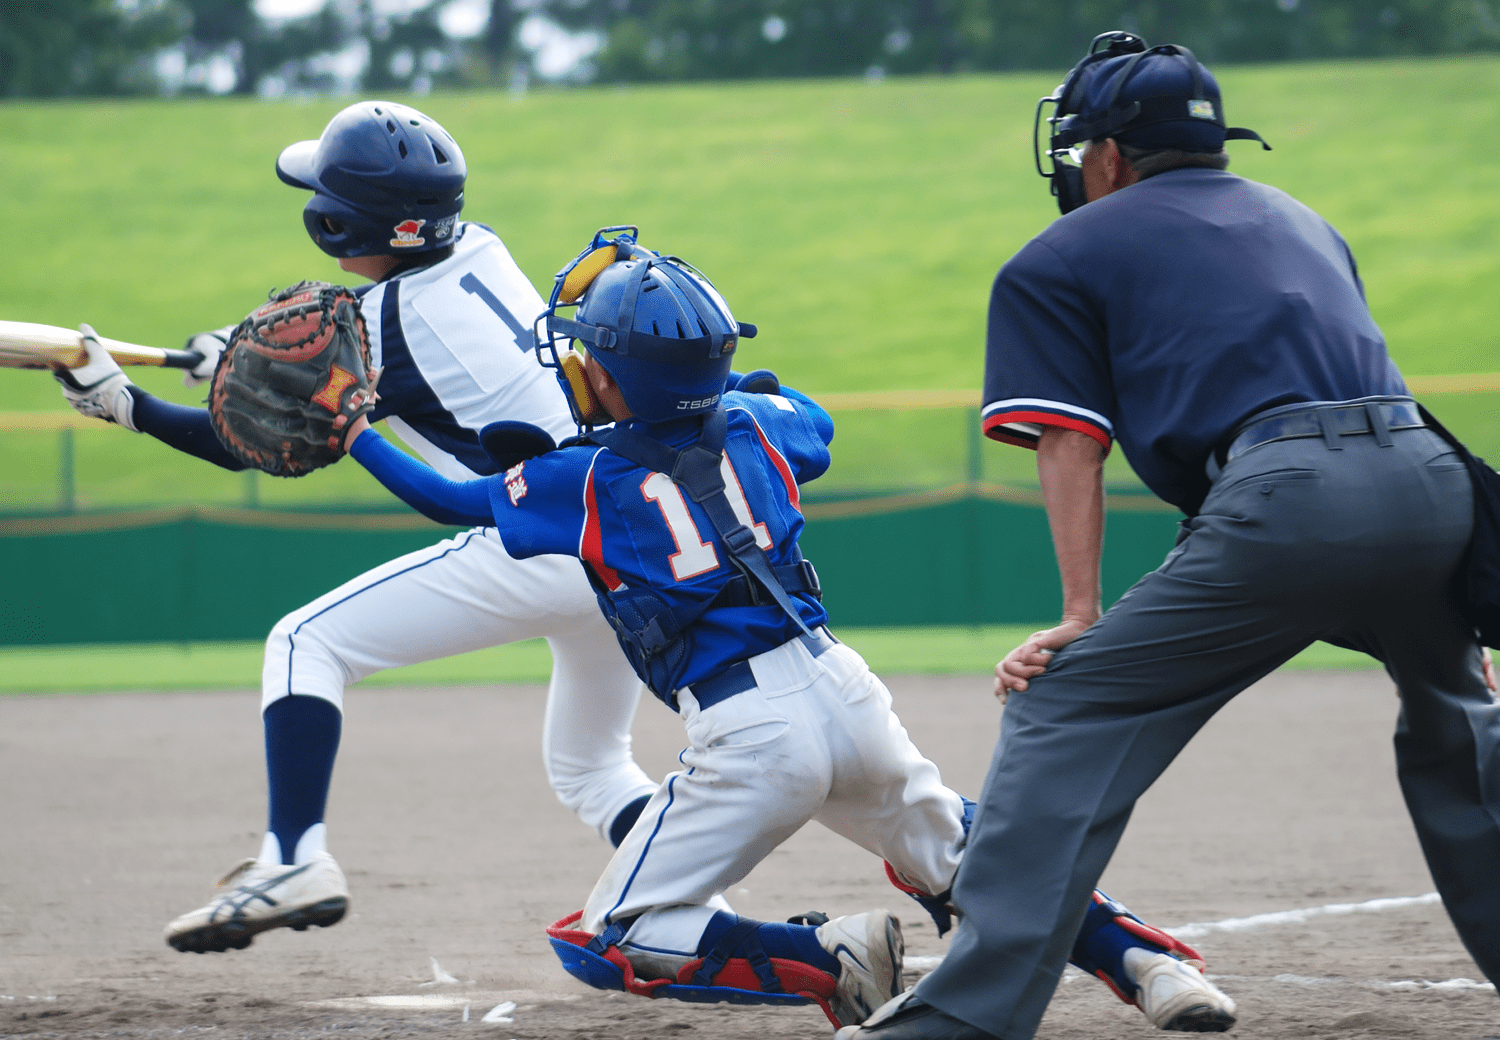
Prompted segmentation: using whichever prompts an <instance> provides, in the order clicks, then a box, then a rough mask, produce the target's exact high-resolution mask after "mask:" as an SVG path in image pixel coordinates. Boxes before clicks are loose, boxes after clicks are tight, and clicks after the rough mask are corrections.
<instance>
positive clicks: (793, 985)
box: [547, 910, 844, 1029]
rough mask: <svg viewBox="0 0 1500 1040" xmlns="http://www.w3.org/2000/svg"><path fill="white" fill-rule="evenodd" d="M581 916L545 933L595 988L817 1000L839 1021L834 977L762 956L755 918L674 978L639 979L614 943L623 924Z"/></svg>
mask: <svg viewBox="0 0 1500 1040" xmlns="http://www.w3.org/2000/svg"><path fill="white" fill-rule="evenodd" d="M582 917H583V911H581V910H580V911H578V912H577V913H574V914H569V915H568V916H567V917H564V918H563V919H562V920H561V921H558V922H557V923H556V924H554V925H552V926H551V927H549V928H548V929H547V938H548V940H549V941H550V942H551V943H552V951H553V952H554V953H556V954H557V957H558V959H559V960H561V961H562V965H563V969H564V970H565V971H567V973H568V974H569V975H572V976H573V977H574V978H576V979H578V980H579V981H581V982H585V983H587V984H588V985H590V986H593V987H594V988H595V989H615V990H623V991H624V992H626V993H634V994H636V995H637V996H642V997H653V998H655V997H667V998H670V999H672V1000H685V1001H688V1002H690V1003H696V1004H816V1005H818V1007H820V1008H822V1009H823V1014H825V1015H827V1016H828V1020H829V1021H830V1022H832V1023H833V1026H834V1028H835V1029H837V1028H838V1027H839V1026H841V1025H843V1024H844V1023H842V1022H841V1021H839V1019H838V1018H837V1017H836V1016H835V1015H834V1012H833V1010H832V1008H831V1007H830V1001H832V1000H833V999H834V998H835V995H836V991H837V989H838V979H837V978H835V977H834V976H833V975H831V974H829V973H828V972H826V971H820V970H819V969H817V968H814V967H812V966H811V965H808V964H804V963H802V962H801V961H793V960H784V959H782V958H780V957H768V956H766V953H765V951H764V950H763V949H762V948H761V945H760V942H759V941H758V940H757V938H756V935H755V931H756V928H757V927H758V926H759V924H760V922H758V921H748V920H747V921H741V922H740V923H739V924H738V925H736V926H735V927H734V928H732V929H730V930H729V931H728V932H726V933H725V934H724V935H723V936H722V937H721V938H720V940H719V941H718V942H717V943H715V944H714V948H713V949H712V950H711V951H710V952H709V953H708V954H707V955H706V956H703V957H699V958H697V959H695V960H692V961H689V962H688V963H687V964H685V965H683V967H682V968H681V969H680V970H679V971H678V972H677V977H676V978H675V979H640V978H637V977H636V974H635V969H634V967H633V966H632V965H631V963H630V961H629V960H628V959H627V958H626V957H625V954H624V953H622V952H621V950H620V948H619V946H618V945H617V944H618V943H619V942H620V940H621V939H623V938H624V937H625V932H626V931H627V929H626V928H625V927H623V926H621V925H619V924H614V925H610V927H608V928H606V929H605V930H604V931H603V932H602V933H600V934H599V935H594V934H593V933H592V932H585V931H580V930H578V929H576V928H574V927H572V926H573V925H576V924H577V923H578V921H579V919H580V918H582ZM736 955H737V956H736Z"/></svg>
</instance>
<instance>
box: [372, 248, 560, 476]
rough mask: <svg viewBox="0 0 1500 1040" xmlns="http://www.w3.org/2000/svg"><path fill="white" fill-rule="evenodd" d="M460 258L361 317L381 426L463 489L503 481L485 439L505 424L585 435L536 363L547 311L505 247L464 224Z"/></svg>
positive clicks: (399, 288) (385, 297) (386, 289)
mask: <svg viewBox="0 0 1500 1040" xmlns="http://www.w3.org/2000/svg"><path fill="white" fill-rule="evenodd" d="M454 238H455V242H454V250H453V255H452V256H451V257H449V258H448V259H447V260H444V261H442V262H441V263H436V264H433V265H432V266H430V267H422V268H418V269H416V270H414V271H409V272H406V273H404V274H399V275H397V276H396V277H394V278H392V279H390V280H388V281H384V282H380V283H379V284H376V285H373V286H370V287H369V288H368V289H365V290H363V292H362V295H361V298H360V309H361V311H362V312H363V313H364V316H365V325H366V327H367V328H368V330H369V335H370V352H371V359H372V361H373V363H374V364H375V366H376V367H377V368H380V369H381V375H380V386H379V388H378V389H379V393H380V400H379V401H378V402H377V403H376V406H375V411H374V413H373V414H372V415H371V416H370V418H371V421H376V420H379V419H385V420H386V421H387V423H389V425H390V427H391V429H392V430H394V431H395V432H396V434H397V435H398V436H399V437H400V438H401V439H402V440H404V441H405V442H406V443H407V444H409V445H411V447H412V448H413V450H415V451H416V452H417V453H418V454H419V455H421V456H422V458H423V459H424V460H425V461H426V462H427V464H428V465H429V466H431V467H432V468H433V469H435V470H437V471H438V472H439V473H441V474H443V475H444V476H446V477H448V478H450V479H453V480H472V479H473V478H474V477H475V476H486V475H488V474H491V473H494V472H495V464H494V463H493V462H492V461H491V460H490V458H489V456H488V455H486V454H485V453H484V449H483V448H481V447H480V446H479V431H480V430H481V429H483V428H484V427H485V426H486V425H488V424H489V423H492V422H495V421H497V420H500V419H514V420H520V421H522V422H529V423H532V424H533V425H536V426H540V427H541V428H542V429H544V430H546V431H547V432H548V433H550V434H552V436H553V437H554V438H557V439H559V440H560V439H562V438H563V437H567V436H570V435H572V434H573V433H575V432H576V428H575V426H574V424H573V420H572V417H571V415H570V414H569V412H568V406H567V402H566V401H565V400H564V399H563V395H562V389H561V388H560V387H559V386H558V384H557V379H556V377H555V376H553V374H552V373H551V372H550V371H548V370H547V369H544V368H542V367H541V366H540V365H538V364H537V362H536V355H535V353H534V351H533V340H532V333H531V325H532V322H533V321H534V320H535V319H536V317H537V315H539V314H541V313H542V311H543V310H544V309H545V306H546V305H545V304H544V303H543V302H542V298H541V297H540V296H539V295H537V291H536V289H534V288H533V287H532V285H531V283H530V282H529V281H527V279H526V276H525V275H523V274H522V273H521V270H520V268H518V267H517V266H516V264H515V261H514V260H512V259H511V256H510V252H509V251H508V250H507V249H506V248H505V244H504V243H503V242H501V241H500V239H499V238H498V237H497V236H496V235H495V233H494V232H493V231H491V230H490V229H489V228H487V227H485V226H484V225H483V224H474V223H470V222H464V223H461V224H460V225H459V226H458V230H457V233H456V234H455V236H454Z"/></svg>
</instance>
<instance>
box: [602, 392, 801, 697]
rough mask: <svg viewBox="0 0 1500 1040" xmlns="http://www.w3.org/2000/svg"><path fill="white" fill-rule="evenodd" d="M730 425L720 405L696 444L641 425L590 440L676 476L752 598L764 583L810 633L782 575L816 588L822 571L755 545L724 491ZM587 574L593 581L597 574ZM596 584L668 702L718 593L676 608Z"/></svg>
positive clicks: (645, 676) (630, 650)
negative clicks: (782, 562) (691, 631)
mask: <svg viewBox="0 0 1500 1040" xmlns="http://www.w3.org/2000/svg"><path fill="white" fill-rule="evenodd" d="M728 425H729V421H728V417H727V416H726V415H725V413H724V409H723V408H722V407H720V408H719V409H717V410H716V411H714V412H711V413H709V414H708V415H707V416H705V417H704V420H703V432H702V433H701V434H700V435H699V438H698V441H697V443H695V444H694V445H692V447H689V448H683V449H677V448H672V447H669V446H667V445H665V444H662V443H661V442H660V441H655V440H652V439H651V438H650V437H647V436H646V435H645V434H643V433H640V432H639V431H637V430H633V429H629V428H621V427H611V428H608V429H603V430H594V431H592V432H590V433H589V435H588V438H587V439H588V440H589V441H592V442H594V443H596V444H600V445H603V446H604V447H606V448H608V449H609V450H610V451H612V452H614V453H615V454H616V455H619V456H621V457H622V458H625V459H628V460H629V461H631V462H633V463H635V464H636V465H637V466H644V467H645V468H647V469H649V470H652V471H654V472H657V473H665V474H667V476H669V477H671V478H672V482H673V483H674V484H677V485H678V486H679V487H681V488H683V489H684V490H685V491H686V492H687V494H688V496H689V497H690V498H691V499H692V500H693V501H694V502H697V503H698V504H699V505H700V506H702V507H703V509H704V511H705V512H706V513H707V514H708V519H709V521H710V522H711V523H712V524H713V526H714V530H715V531H716V532H717V533H718V535H719V538H720V540H721V541H722V542H723V544H724V547H725V549H727V550H728V552H729V557H730V562H731V563H733V564H734V567H735V569H736V570H737V571H738V572H739V574H738V575H736V578H737V579H739V581H742V582H743V583H744V585H745V587H746V589H747V590H748V592H749V598H750V602H752V603H755V602H763V600H762V599H761V596H760V594H759V593H760V590H764V593H765V595H766V596H768V597H769V598H770V600H771V601H772V602H774V603H776V605H777V606H779V607H781V609H782V610H783V611H784V612H785V613H786V615H787V616H788V617H790V618H791V619H792V620H793V621H795V622H796V623H797V627H798V628H799V629H801V630H802V632H803V633H804V634H806V635H809V636H810V635H812V632H811V631H810V630H809V629H808V627H807V624H806V623H805V622H804V621H803V620H802V615H800V614H799V613H798V612H797V608H796V606H794V605H793V603H792V600H791V597H790V596H789V595H788V594H787V588H786V584H785V583H784V581H783V577H785V578H786V579H789V581H790V584H791V585H792V587H793V589H794V591H796V592H805V593H809V594H811V595H817V594H818V591H819V590H818V588H817V578H816V576H815V574H814V572H813V571H812V568H811V565H810V564H807V563H806V561H804V560H802V558H801V555H800V553H799V554H798V555H797V558H796V559H795V560H794V561H793V564H792V566H790V567H773V566H772V564H771V561H770V559H769V558H767V556H766V554H765V553H764V552H763V551H762V550H761V548H760V546H758V545H756V544H755V532H754V531H752V530H750V528H749V527H747V526H745V525H744V524H742V523H741V522H740V520H739V518H738V517H736V516H735V515H734V507H732V506H731V505H730V504H729V499H728V497H727V496H726V495H725V494H724V477H723V474H722V473H721V472H720V468H719V467H720V464H721V463H722V461H723V458H724V437H725V433H726V432H727V430H728ZM590 578H591V580H593V575H590ZM799 579H800V580H799ZM731 580H732V581H734V579H731ZM736 584H738V582H736ZM594 587H595V591H596V592H598V594H599V600H600V606H601V607H604V609H605V614H606V615H607V616H608V617H609V619H610V622H611V623H612V624H613V625H614V628H615V633H616V635H617V636H618V637H619V639H620V645H621V646H622V647H623V648H624V650H625V654H626V656H627V657H628V658H629V659H630V663H631V664H632V665H633V666H634V667H635V671H636V674H637V675H639V676H640V677H641V679H642V681H643V682H645V683H646V685H647V686H649V687H650V688H651V690H652V692H653V693H655V694H656V695H657V696H658V697H661V698H662V699H663V700H665V701H666V702H667V703H668V704H669V705H670V704H671V703H672V700H673V695H674V694H675V693H676V690H677V687H678V685H679V683H678V680H679V679H680V678H681V677H682V675H683V673H684V672H685V671H686V668H687V646H686V639H687V635H686V631H685V630H686V629H687V627H688V626H689V625H690V624H692V623H693V622H694V621H695V620H697V618H698V616H699V615H700V614H702V613H703V612H704V611H705V610H707V609H708V608H709V607H711V606H714V605H716V604H718V603H719V598H715V599H714V600H710V601H709V602H708V603H705V604H704V605H703V606H701V607H699V608H698V609H696V610H693V611H690V612H688V611H674V610H673V609H672V608H671V607H670V606H669V605H668V603H667V602H666V600H665V599H663V598H662V597H660V596H658V595H656V594H655V593H653V592H652V591H651V590H649V589H621V590H616V591H614V592H608V591H606V590H604V589H603V588H602V587H601V586H600V585H599V583H598V582H597V580H595V581H594Z"/></svg>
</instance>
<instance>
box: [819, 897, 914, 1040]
mask: <svg viewBox="0 0 1500 1040" xmlns="http://www.w3.org/2000/svg"><path fill="white" fill-rule="evenodd" d="M817 935H818V943H819V945H821V946H822V947H823V949H825V950H827V951H828V952H829V953H831V954H833V955H834V956H835V957H837V958H838V961H839V965H840V971H839V984H838V989H836V990H835V991H834V994H833V1000H832V1001H831V1002H830V1006H831V1007H832V1008H833V1013H834V1016H835V1017H837V1018H838V1020H839V1024H840V1025H843V1026H853V1025H858V1024H859V1023H861V1022H863V1021H864V1020H865V1019H867V1018H869V1017H870V1016H871V1015H872V1014H874V1013H875V1009H876V1008H878V1007H880V1005H882V1004H884V1003H885V1002H886V1001H888V1000H891V999H893V998H894V997H895V996H896V994H898V993H900V992H901V957H902V954H903V952H904V950H905V946H904V944H903V943H902V941H901V922H900V921H898V920H896V919H895V918H894V917H892V916H891V913H890V911H889V910H871V911H870V912H869V913H864V914H851V915H849V916H848V917H835V918H834V919H833V920H832V921H829V922H828V923H827V924H823V925H819V926H818V932H817Z"/></svg>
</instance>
